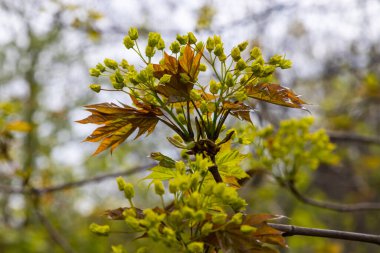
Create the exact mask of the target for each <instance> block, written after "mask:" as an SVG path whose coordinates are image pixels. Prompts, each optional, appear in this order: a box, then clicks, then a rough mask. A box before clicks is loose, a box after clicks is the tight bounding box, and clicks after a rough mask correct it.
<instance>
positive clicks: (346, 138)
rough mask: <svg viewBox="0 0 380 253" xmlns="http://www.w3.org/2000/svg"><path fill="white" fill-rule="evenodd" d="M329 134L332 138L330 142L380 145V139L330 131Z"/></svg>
mask: <svg viewBox="0 0 380 253" xmlns="http://www.w3.org/2000/svg"><path fill="white" fill-rule="evenodd" d="M327 133H328V135H329V136H330V140H331V141H333V142H355V143H362V144H374V145H380V137H375V136H364V135H360V134H355V133H348V132H334V131H328V132H327Z"/></svg>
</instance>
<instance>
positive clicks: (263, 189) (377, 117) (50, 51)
mask: <svg viewBox="0 0 380 253" xmlns="http://www.w3.org/2000/svg"><path fill="white" fill-rule="evenodd" d="M379 13H380V1H376V0H339V1H318V3H316V1H308V0H304V1H291V0H287V1H286V0H256V1H248V0H235V1H226V0H219V1H212V0H210V1H207V0H193V1H176V0H163V1H153V0H150V1H145V0H140V1H135V0H128V1H124V0H110V1H100V0H92V1H91V0H87V1H86V0H76V1H69V0H67V1H64V0H42V1H41V0H38V1H37V0H29V1H22V0H2V1H1V2H0V66H1V68H0V252H6V253H8V252H10V253H13V252H14V253H16V252H41V253H43V252H110V251H111V248H110V245H112V244H115V243H124V244H126V245H128V246H127V248H129V249H130V252H134V251H133V249H134V248H135V247H136V245H137V244H139V242H132V243H130V242H128V243H129V244H127V240H126V238H132V237H130V235H123V234H120V233H117V231H115V233H113V234H111V236H110V237H109V238H100V237H96V236H94V235H93V234H91V233H90V231H89V230H88V225H89V224H90V223H92V222H99V223H101V224H105V223H107V222H108V221H107V220H106V217H104V211H105V210H106V209H114V208H118V207H120V206H126V205H127V203H126V200H125V199H124V198H123V196H122V195H121V194H120V193H119V192H118V189H117V186H116V183H115V180H114V179H115V177H116V176H117V175H124V176H126V178H127V180H128V181H133V182H136V185H137V186H139V185H140V186H141V185H144V183H143V182H138V180H137V179H138V178H140V177H141V175H142V174H143V173H144V170H145V169H146V168H148V166H149V165H150V164H151V163H152V161H151V160H150V159H149V158H147V156H148V155H149V154H150V153H151V152H155V151H161V152H162V153H169V154H172V153H173V151H171V149H170V145H169V144H168V143H167V142H166V139H165V137H164V136H165V132H163V131H166V130H165V129H162V130H161V129H160V130H159V131H156V133H153V134H152V135H151V136H149V137H148V138H144V139H143V140H142V139H140V140H138V141H134V142H128V143H125V144H123V145H122V147H120V148H118V149H117V150H116V151H115V152H114V153H113V154H112V156H111V155H110V154H109V153H106V152H105V153H104V154H101V155H99V156H96V157H91V153H92V152H93V151H95V149H96V145H95V144H89V143H82V142H81V141H82V140H83V139H84V138H85V137H86V136H87V135H88V134H90V132H91V130H93V129H90V128H91V127H90V126H87V125H79V124H77V123H75V122H74V121H75V120H79V119H82V118H83V117H84V116H85V115H86V113H85V112H84V110H83V107H82V106H83V105H86V104H90V103H95V102H100V101H101V102H106V101H107V102H117V101H121V102H123V101H128V99H127V98H126V97H125V95H122V94H116V93H112V92H111V93H105V92H101V93H100V94H95V93H94V92H91V90H89V89H88V85H89V84H90V83H93V82H95V81H96V80H94V79H91V78H90V77H89V75H88V69H89V68H90V67H93V66H95V65H96V64H97V63H98V62H102V61H103V59H104V58H105V57H108V58H112V59H115V60H118V61H119V60H121V59H122V58H125V59H127V60H128V61H129V62H130V63H134V64H137V66H139V64H140V63H139V62H138V59H137V58H136V57H135V56H134V55H133V54H131V53H130V52H127V51H126V50H125V48H124V46H123V44H122V40H123V37H124V36H125V35H126V34H127V32H128V30H129V28H130V27H132V26H134V27H138V28H139V31H140V37H146V36H147V34H148V32H149V31H156V32H160V33H161V34H162V36H163V38H164V39H165V40H166V41H168V42H169V41H173V40H174V39H175V36H176V35H177V34H185V33H187V32H189V31H193V32H194V33H195V34H196V35H197V37H198V38H199V39H206V38H207V37H208V36H211V35H214V34H219V35H221V36H222V39H223V41H224V42H225V48H226V51H229V49H231V47H232V46H233V45H234V44H236V43H240V42H242V41H244V40H249V41H250V43H251V45H258V46H260V47H261V48H262V50H263V53H264V55H265V56H267V57H270V56H271V55H273V54H276V53H277V54H283V55H286V57H287V58H288V59H291V60H292V61H293V67H292V69H290V70H285V71H281V73H278V75H277V78H278V80H279V83H280V84H281V85H283V86H287V87H290V88H291V89H293V90H295V91H296V92H297V94H302V97H303V99H304V100H306V101H307V102H308V103H309V104H310V105H309V106H308V109H309V110H310V112H311V115H312V116H314V117H315V122H316V123H315V125H314V127H315V129H317V128H321V127H322V128H325V129H326V130H327V132H328V133H329V135H330V138H331V140H332V141H333V142H335V143H336V145H337V149H336V153H337V154H338V155H339V157H340V160H341V162H340V163H339V164H338V165H334V166H328V165H323V166H321V167H320V168H319V169H318V170H316V171H311V172H310V174H309V175H307V176H305V178H304V179H303V180H304V181H303V182H302V185H301V191H302V192H303V193H305V194H306V195H307V196H308V197H310V198H313V199H319V200H324V201H330V202H337V203H358V202H380V187H379V185H380V172H379V171H380V83H379V78H380V43H379V42H380V16H379V15H378V14H379ZM309 115H310V114H309V113H307V112H305V111H298V110H294V109H293V110H292V109H286V108H281V107H278V106H268V105H264V104H261V105H260V107H259V109H258V110H257V111H256V112H255V113H253V114H252V117H253V118H254V120H255V122H259V123H260V124H262V125H266V124H269V123H270V124H272V125H274V126H275V127H276V126H278V125H279V122H280V121H281V120H283V119H287V118H291V117H304V116H309ZM157 132H160V134H157ZM169 134H172V133H170V132H167V135H169ZM174 155H175V154H174ZM41 189H42V190H41ZM139 191H140V192H139V193H138V194H136V195H139V196H141V199H138V200H137V202H138V205H139V206H141V207H147V206H152V205H154V204H152V203H154V201H158V200H156V199H152V198H151V196H150V194H149V193H147V192H146V190H144V188H141V190H139ZM242 194H243V196H244V197H246V198H247V199H248V200H249V210H250V211H252V212H269V213H275V214H282V215H285V216H287V217H289V219H290V220H289V222H290V223H291V224H294V225H299V226H310V227H318V228H331V229H339V230H349V231H356V232H363V233H375V234H376V233H378V231H379V227H380V220H379V219H378V213H379V211H361V212H345V213H341V212H336V211H331V210H325V209H321V208H317V207H313V206H310V205H307V204H305V203H302V202H300V201H298V200H296V198H294V196H292V194H291V193H290V192H289V191H287V190H285V189H283V188H282V187H281V186H279V185H277V184H275V183H274V182H273V181H271V180H266V179H265V178H263V177H261V176H260V175H258V176H255V177H254V179H253V180H251V181H249V182H248V183H247V184H246V185H245V186H244V188H243V189H242ZM120 226H121V225H120ZM287 241H288V243H289V249H283V250H282V252H324V253H341V252H358V253H359V252H376V251H378V247H374V246H371V245H368V244H365V243H357V242H343V241H338V240H330V239H321V238H303V237H294V238H289V239H288V240H287Z"/></svg>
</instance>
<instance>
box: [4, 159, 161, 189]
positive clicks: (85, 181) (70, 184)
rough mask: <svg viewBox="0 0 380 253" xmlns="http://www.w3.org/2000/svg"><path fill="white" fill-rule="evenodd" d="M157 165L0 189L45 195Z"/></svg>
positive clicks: (5, 186)
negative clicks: (55, 182) (41, 186)
mask: <svg viewBox="0 0 380 253" xmlns="http://www.w3.org/2000/svg"><path fill="white" fill-rule="evenodd" d="M155 165H156V164H149V165H145V166H140V167H135V168H132V169H128V170H126V171H118V172H113V173H108V174H104V175H99V176H95V177H93V178H87V179H82V180H79V181H74V182H68V183H63V184H59V185H55V186H50V187H45V188H13V187H11V186H8V185H0V191H1V192H6V193H16V194H35V195H43V194H47V193H52V192H57V191H62V190H67V189H71V188H76V187H81V186H84V185H87V184H91V183H95V182H101V181H104V180H106V179H111V178H115V177H118V176H130V175H132V174H135V173H138V172H141V171H144V170H146V169H148V168H151V167H153V166H155Z"/></svg>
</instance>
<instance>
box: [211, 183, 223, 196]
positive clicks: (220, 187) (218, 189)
mask: <svg viewBox="0 0 380 253" xmlns="http://www.w3.org/2000/svg"><path fill="white" fill-rule="evenodd" d="M225 189H226V186H225V184H224V183H218V184H216V185H214V188H213V190H212V192H213V193H214V194H215V196H216V197H222V195H223V192H224V190H225Z"/></svg>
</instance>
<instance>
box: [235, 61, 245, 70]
mask: <svg viewBox="0 0 380 253" xmlns="http://www.w3.org/2000/svg"><path fill="white" fill-rule="evenodd" d="M246 67H247V63H246V62H245V61H244V60H243V59H240V60H239V61H238V62H237V63H236V68H237V69H238V70H240V71H242V70H244V69H245V68H246Z"/></svg>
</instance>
